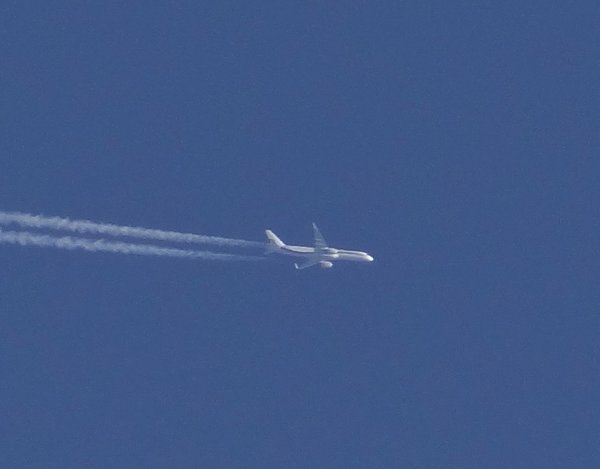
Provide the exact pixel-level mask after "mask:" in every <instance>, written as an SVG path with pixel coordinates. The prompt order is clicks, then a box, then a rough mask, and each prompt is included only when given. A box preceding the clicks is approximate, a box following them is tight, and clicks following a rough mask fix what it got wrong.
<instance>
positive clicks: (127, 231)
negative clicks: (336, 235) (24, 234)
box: [0, 211, 265, 248]
mask: <svg viewBox="0 0 600 469" xmlns="http://www.w3.org/2000/svg"><path fill="white" fill-rule="evenodd" d="M10 224H15V225H19V226H23V227H27V228H47V229H51V230H60V231H71V232H75V233H80V234H96V235H108V236H125V237H132V238H141V239H155V240H160V241H175V242H183V243H199V244H214V245H218V246H237V247H254V248H260V247H264V245H265V244H264V243H261V242H258V241H246V240H243V239H231V238H221V237H219V236H205V235H198V234H192V233H179V232H177V231H163V230H156V229H152V228H141V227H134V226H121V225H114V224H111V223H96V222H93V221H89V220H71V219H69V218H63V217H47V216H44V215H31V214H28V213H20V212H3V211H0V225H10Z"/></svg>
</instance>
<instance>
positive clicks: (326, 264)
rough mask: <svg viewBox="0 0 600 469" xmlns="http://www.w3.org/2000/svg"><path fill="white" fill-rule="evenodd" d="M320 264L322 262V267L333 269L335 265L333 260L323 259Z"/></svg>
mask: <svg viewBox="0 0 600 469" xmlns="http://www.w3.org/2000/svg"><path fill="white" fill-rule="evenodd" d="M319 264H321V268H322V269H331V268H332V267H333V262H328V261H321V262H319Z"/></svg>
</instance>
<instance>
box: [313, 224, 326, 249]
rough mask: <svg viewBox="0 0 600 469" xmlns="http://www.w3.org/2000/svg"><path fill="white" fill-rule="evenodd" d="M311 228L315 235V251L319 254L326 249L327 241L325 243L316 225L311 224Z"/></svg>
mask: <svg viewBox="0 0 600 469" xmlns="http://www.w3.org/2000/svg"><path fill="white" fill-rule="evenodd" d="M312 226H313V231H314V234H315V251H316V252H321V251H323V250H324V249H326V248H327V241H325V238H323V235H322V234H321V232H320V231H319V228H317V225H316V224H315V223H313V224H312Z"/></svg>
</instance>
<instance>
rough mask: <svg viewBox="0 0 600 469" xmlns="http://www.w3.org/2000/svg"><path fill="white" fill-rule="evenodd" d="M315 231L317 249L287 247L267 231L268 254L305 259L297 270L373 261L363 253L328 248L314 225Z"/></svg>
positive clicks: (297, 266)
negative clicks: (350, 262)
mask: <svg viewBox="0 0 600 469" xmlns="http://www.w3.org/2000/svg"><path fill="white" fill-rule="evenodd" d="M313 229H314V232H315V247H309V246H291V245H287V244H285V243H283V241H281V240H280V239H279V238H278V237H277V236H276V235H275V233H273V232H272V231H271V230H266V231H265V233H266V235H267V238H268V239H269V248H268V250H267V252H269V253H277V254H283V255H287V256H295V257H300V258H304V259H305V262H304V263H303V264H301V265H298V264H294V265H295V266H296V268H297V269H304V268H306V267H310V266H312V265H317V264H320V265H321V267H323V268H330V267H332V266H333V262H337V261H353V262H372V261H373V257H372V256H370V255H369V254H367V253H366V252H363V251H351V250H348V249H336V248H331V247H329V246H327V245H326V243H325V240H324V239H323V236H322V235H321V233H320V232H319V229H318V228H317V226H316V225H315V224H314V223H313Z"/></svg>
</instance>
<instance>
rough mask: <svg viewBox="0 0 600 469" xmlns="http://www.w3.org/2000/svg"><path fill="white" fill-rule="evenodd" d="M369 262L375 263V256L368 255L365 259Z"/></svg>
mask: <svg viewBox="0 0 600 469" xmlns="http://www.w3.org/2000/svg"><path fill="white" fill-rule="evenodd" d="M365 258H366V259H367V260H368V261H369V262H373V256H369V255H368V254H367V255H366V257H365Z"/></svg>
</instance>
